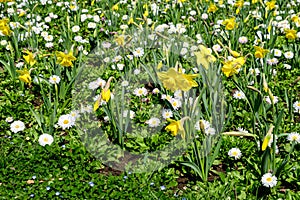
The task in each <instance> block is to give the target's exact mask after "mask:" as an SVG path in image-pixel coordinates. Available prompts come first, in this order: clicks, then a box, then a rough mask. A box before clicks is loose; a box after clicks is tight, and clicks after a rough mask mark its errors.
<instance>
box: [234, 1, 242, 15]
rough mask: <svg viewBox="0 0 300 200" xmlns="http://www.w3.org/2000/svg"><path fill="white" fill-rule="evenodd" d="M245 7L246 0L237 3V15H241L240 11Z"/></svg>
mask: <svg viewBox="0 0 300 200" xmlns="http://www.w3.org/2000/svg"><path fill="white" fill-rule="evenodd" d="M243 5H244V0H239V1H236V2H235V4H234V6H235V7H237V9H236V11H235V13H236V14H239V13H240V10H241V8H242V7H243Z"/></svg>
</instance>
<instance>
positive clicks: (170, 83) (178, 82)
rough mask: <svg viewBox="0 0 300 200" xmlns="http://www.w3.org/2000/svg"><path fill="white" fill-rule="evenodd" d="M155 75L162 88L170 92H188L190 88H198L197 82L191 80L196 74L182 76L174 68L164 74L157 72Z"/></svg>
mask: <svg viewBox="0 0 300 200" xmlns="http://www.w3.org/2000/svg"><path fill="white" fill-rule="evenodd" d="M157 75H158V78H159V80H160V81H161V82H162V83H163V86H164V87H165V88H166V89H168V90H171V91H172V92H174V91H176V90H182V91H188V90H190V89H191V88H192V87H196V86H198V84H197V82H196V81H194V80H193V79H194V78H196V77H197V76H198V75H197V74H183V73H181V71H179V72H178V71H176V69H175V68H169V69H168V71H166V72H158V73H157Z"/></svg>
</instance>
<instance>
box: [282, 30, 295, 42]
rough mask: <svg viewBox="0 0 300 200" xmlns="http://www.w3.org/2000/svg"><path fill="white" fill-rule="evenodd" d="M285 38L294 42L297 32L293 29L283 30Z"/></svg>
mask: <svg viewBox="0 0 300 200" xmlns="http://www.w3.org/2000/svg"><path fill="white" fill-rule="evenodd" d="M284 32H285V37H286V38H287V39H290V40H295V39H296V38H297V31H296V30H293V29H285V30H284Z"/></svg>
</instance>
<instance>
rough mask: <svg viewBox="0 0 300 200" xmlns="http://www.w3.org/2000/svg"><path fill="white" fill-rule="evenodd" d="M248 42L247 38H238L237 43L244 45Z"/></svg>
mask: <svg viewBox="0 0 300 200" xmlns="http://www.w3.org/2000/svg"><path fill="white" fill-rule="evenodd" d="M247 42H248V38H247V37H246V36H241V37H239V43H241V44H245V43H247Z"/></svg>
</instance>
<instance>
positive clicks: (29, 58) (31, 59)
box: [23, 51, 36, 67]
mask: <svg viewBox="0 0 300 200" xmlns="http://www.w3.org/2000/svg"><path fill="white" fill-rule="evenodd" d="M25 53H26V54H27V55H26V56H25V55H24V56H23V58H24V59H25V61H26V63H27V64H29V65H30V66H31V67H32V66H33V65H34V64H35V63H36V60H35V59H34V57H35V56H34V55H33V53H31V52H29V51H26V52H25Z"/></svg>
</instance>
